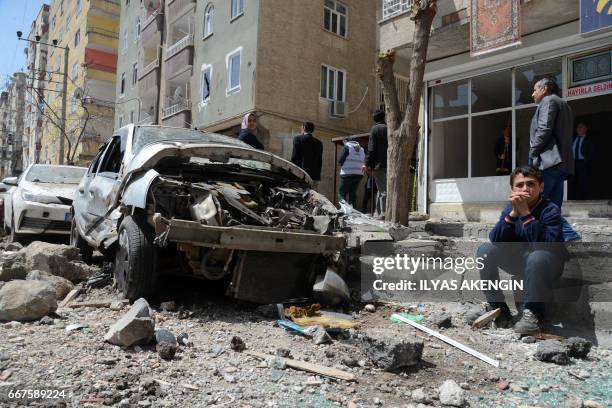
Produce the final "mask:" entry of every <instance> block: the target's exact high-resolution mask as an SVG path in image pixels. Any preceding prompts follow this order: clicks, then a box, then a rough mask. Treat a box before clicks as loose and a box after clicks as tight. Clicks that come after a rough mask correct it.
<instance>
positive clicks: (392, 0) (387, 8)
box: [382, 0, 414, 20]
mask: <svg viewBox="0 0 612 408" xmlns="http://www.w3.org/2000/svg"><path fill="white" fill-rule="evenodd" d="M382 2H383V4H382V13H383V15H382V18H383V20H387V19H389V18H391V17H395V16H397V15H399V14H402V13H405V12H407V11H409V10H410V7H412V5H413V4H414V0H382Z"/></svg>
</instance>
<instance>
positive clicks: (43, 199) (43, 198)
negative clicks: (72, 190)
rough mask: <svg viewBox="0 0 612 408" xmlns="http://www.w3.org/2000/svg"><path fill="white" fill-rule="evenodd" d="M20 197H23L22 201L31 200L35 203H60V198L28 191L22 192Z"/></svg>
mask: <svg viewBox="0 0 612 408" xmlns="http://www.w3.org/2000/svg"><path fill="white" fill-rule="evenodd" d="M21 198H23V200H24V201H33V202H35V203H42V204H59V203H60V200H59V199H58V198H57V197H55V196H49V195H43V194H35V193H31V192H29V191H24V192H22V193H21Z"/></svg>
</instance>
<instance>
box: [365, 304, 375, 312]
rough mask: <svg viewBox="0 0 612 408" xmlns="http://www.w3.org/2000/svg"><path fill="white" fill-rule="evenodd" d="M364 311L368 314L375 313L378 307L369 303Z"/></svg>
mask: <svg viewBox="0 0 612 408" xmlns="http://www.w3.org/2000/svg"><path fill="white" fill-rule="evenodd" d="M363 309H364V310H365V311H366V312H370V313H374V312H375V311H376V306H374V305H373V304H370V303H368V304H367V305H365V307H364V308H363Z"/></svg>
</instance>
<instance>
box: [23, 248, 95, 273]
mask: <svg viewBox="0 0 612 408" xmlns="http://www.w3.org/2000/svg"><path fill="white" fill-rule="evenodd" d="M18 254H21V255H23V256H24V258H25V267H26V270H28V271H33V270H41V271H44V272H48V273H50V274H51V275H55V276H61V277H62V278H65V279H68V280H69V281H71V282H80V281H83V280H87V279H89V278H90V277H92V276H93V275H95V274H96V273H97V272H98V268H97V267H94V266H90V265H87V264H85V263H83V262H81V255H80V254H79V249H78V248H76V247H72V246H69V245H62V244H51V243H48V242H41V241H35V242H32V243H31V244H30V245H28V246H27V247H25V248H23V249H21V250H20V251H19V252H18Z"/></svg>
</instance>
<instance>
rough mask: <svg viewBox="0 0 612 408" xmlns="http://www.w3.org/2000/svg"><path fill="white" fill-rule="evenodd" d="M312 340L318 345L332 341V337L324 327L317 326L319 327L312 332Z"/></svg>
mask: <svg viewBox="0 0 612 408" xmlns="http://www.w3.org/2000/svg"><path fill="white" fill-rule="evenodd" d="M312 341H313V343H314V344H316V345H319V344H326V343H332V338H331V337H330V335H329V334H328V333H327V331H326V330H325V329H324V328H323V327H321V326H317V328H316V329H315V330H314V333H313V334H312Z"/></svg>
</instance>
